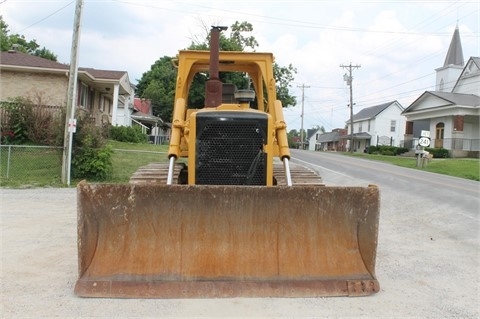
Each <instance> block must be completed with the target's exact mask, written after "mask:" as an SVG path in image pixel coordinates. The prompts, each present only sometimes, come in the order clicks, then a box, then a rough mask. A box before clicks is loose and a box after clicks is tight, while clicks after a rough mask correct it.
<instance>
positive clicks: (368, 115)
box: [353, 101, 396, 121]
mask: <svg viewBox="0 0 480 319" xmlns="http://www.w3.org/2000/svg"><path fill="white" fill-rule="evenodd" d="M395 102H396V101H392V102H387V103H383V104H380V105H375V106H371V107H367V108H364V109H362V110H360V112H358V113H357V114H355V115H354V116H353V120H354V121H358V120H367V119H373V118H375V117H376V116H377V115H378V114H380V113H382V112H383V111H384V110H385V109H386V108H388V107H389V106H390V105H392V104H393V103H395Z"/></svg>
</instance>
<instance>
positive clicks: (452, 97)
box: [402, 91, 480, 114]
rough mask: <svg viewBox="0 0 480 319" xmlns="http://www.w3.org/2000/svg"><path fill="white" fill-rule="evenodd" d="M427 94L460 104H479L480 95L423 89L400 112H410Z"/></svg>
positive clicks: (477, 105)
mask: <svg viewBox="0 0 480 319" xmlns="http://www.w3.org/2000/svg"><path fill="white" fill-rule="evenodd" d="M427 95H431V96H436V97H438V98H440V99H442V100H445V101H446V102H448V103H449V104H450V105H462V106H473V107H479V106H480V96H478V95H475V94H464V93H451V92H439V91H425V92H424V93H423V94H422V95H420V97H418V98H417V99H416V100H415V101H413V103H412V104H410V105H409V106H408V107H407V108H406V109H405V111H403V112H402V114H404V113H408V112H412V111H413V108H414V107H415V106H416V105H417V104H418V102H419V101H420V100H421V99H423V98H425V97H426V96H427Z"/></svg>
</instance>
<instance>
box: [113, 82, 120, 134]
mask: <svg viewBox="0 0 480 319" xmlns="http://www.w3.org/2000/svg"><path fill="white" fill-rule="evenodd" d="M119 90H120V85H119V84H115V85H114V86H113V109H112V125H113V126H117V110H118V93H119Z"/></svg>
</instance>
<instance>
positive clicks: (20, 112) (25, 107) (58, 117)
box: [0, 97, 65, 146]
mask: <svg viewBox="0 0 480 319" xmlns="http://www.w3.org/2000/svg"><path fill="white" fill-rule="evenodd" d="M0 107H1V108H2V109H3V112H2V113H3V114H4V116H5V120H4V122H3V123H2V139H1V143H2V144H16V145H19V144H27V143H33V144H35V145H47V146H59V145H61V142H60V143H59V139H58V136H59V135H60V136H62V138H63V128H64V126H65V116H63V117H62V114H64V112H58V110H59V109H58V108H57V109H53V110H52V109H49V108H48V107H45V105H42V104H39V105H36V104H34V103H33V102H32V101H30V100H28V99H25V98H22V97H17V98H13V99H12V100H11V101H9V102H3V103H2V104H1V105H0Z"/></svg>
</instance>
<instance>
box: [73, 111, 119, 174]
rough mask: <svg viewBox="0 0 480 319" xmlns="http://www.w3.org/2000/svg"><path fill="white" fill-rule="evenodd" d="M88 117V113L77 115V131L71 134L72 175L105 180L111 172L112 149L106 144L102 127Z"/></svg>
mask: <svg viewBox="0 0 480 319" xmlns="http://www.w3.org/2000/svg"><path fill="white" fill-rule="evenodd" d="M88 119H89V114H88V113H87V114H84V115H83V116H77V133H75V134H73V151H72V176H73V177H74V178H87V179H92V180H97V181H102V180H106V179H107V178H109V177H110V176H111V175H112V172H113V162H112V155H113V150H112V148H111V147H110V146H108V145H107V144H106V139H105V136H104V132H103V129H102V128H101V127H96V126H95V125H94V124H93V123H91V122H89V121H88Z"/></svg>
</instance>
